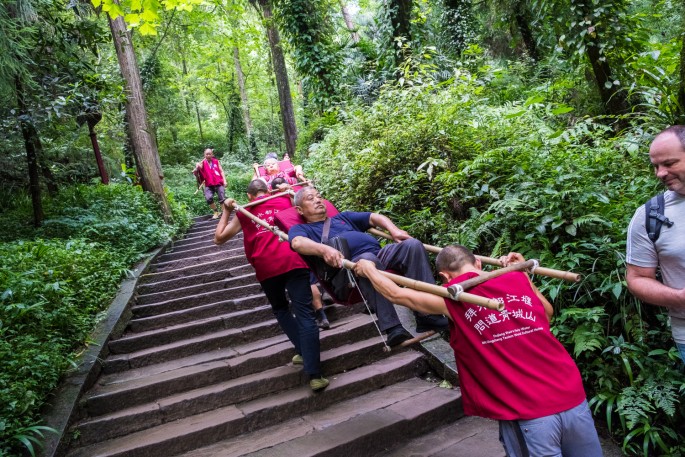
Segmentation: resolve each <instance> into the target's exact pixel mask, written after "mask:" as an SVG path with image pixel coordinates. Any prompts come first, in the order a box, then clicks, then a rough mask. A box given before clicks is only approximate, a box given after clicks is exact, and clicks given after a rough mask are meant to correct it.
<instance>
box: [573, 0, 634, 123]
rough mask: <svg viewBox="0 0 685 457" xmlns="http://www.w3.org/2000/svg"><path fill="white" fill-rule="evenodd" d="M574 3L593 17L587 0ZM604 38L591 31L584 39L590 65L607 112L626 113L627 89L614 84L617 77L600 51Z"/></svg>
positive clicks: (583, 12) (583, 13)
mask: <svg viewBox="0 0 685 457" xmlns="http://www.w3.org/2000/svg"><path fill="white" fill-rule="evenodd" d="M572 3H576V4H577V6H578V11H580V12H581V13H582V17H586V18H588V17H592V14H591V11H590V6H589V5H588V4H587V3H586V2H581V1H580V0H572ZM588 26H589V27H590V26H591V27H594V24H589V25H588ZM593 35H594V34H593ZM602 39H603V36H601V35H600V34H598V33H597V34H596V35H594V36H591V34H590V33H588V34H586V35H585V37H584V40H585V49H586V53H587V57H588V59H589V60H590V65H592V71H593V73H594V75H595V82H596V83H597V89H598V90H599V95H600V97H601V98H602V102H604V106H605V107H606V110H607V113H609V114H613V115H620V114H625V113H627V112H628V109H629V105H628V99H627V98H626V93H625V91H622V90H621V88H620V86H617V85H614V84H613V82H614V79H615V78H614V77H613V74H612V70H611V66H610V65H609V62H608V60H607V59H606V56H605V55H602V53H601V52H600V43H601V40H602ZM622 124H623V123H622Z"/></svg>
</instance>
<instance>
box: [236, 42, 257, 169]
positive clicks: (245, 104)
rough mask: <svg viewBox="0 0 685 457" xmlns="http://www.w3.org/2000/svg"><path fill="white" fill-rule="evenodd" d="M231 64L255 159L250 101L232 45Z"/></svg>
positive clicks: (246, 131)
mask: <svg viewBox="0 0 685 457" xmlns="http://www.w3.org/2000/svg"><path fill="white" fill-rule="evenodd" d="M233 64H234V65H235V74H236V78H237V79H238V88H239V89H240V100H241V105H242V113H243V123H244V124H245V135H246V136H247V144H248V147H249V149H250V155H252V156H253V158H255V159H256V155H257V143H256V141H255V138H254V129H253V127H252V117H251V116H250V102H249V99H248V97H247V89H246V88H245V74H244V73H243V66H242V65H241V64H240V50H239V49H238V46H234V47H233Z"/></svg>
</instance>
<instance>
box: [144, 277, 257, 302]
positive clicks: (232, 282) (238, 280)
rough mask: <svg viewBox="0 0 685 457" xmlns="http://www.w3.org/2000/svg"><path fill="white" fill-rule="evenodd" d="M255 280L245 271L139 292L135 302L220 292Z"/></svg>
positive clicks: (161, 300)
mask: <svg viewBox="0 0 685 457" xmlns="http://www.w3.org/2000/svg"><path fill="white" fill-rule="evenodd" d="M256 282H257V278H256V277H255V274H254V273H247V274H244V275H241V276H232V277H226V278H224V279H220V280H217V281H213V282H207V283H202V284H196V285H191V286H185V287H183V286H179V287H177V288H175V289H169V290H165V291H160V292H151V293H147V294H143V293H140V294H138V296H137V297H136V304H137V305H139V306H140V305H149V304H153V303H160V302H164V301H168V300H175V299H180V298H188V297H198V296H200V295H201V294H205V293H210V292H221V291H222V290H226V289H232V288H235V287H239V286H246V285H254V284H255V283H256Z"/></svg>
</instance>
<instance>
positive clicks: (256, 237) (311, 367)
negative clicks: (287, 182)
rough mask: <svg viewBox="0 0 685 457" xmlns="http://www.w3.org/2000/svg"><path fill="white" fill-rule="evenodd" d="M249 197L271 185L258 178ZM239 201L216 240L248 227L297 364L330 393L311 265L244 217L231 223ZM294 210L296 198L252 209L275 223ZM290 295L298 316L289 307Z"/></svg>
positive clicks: (251, 249) (250, 256) (252, 252)
mask: <svg viewBox="0 0 685 457" xmlns="http://www.w3.org/2000/svg"><path fill="white" fill-rule="evenodd" d="M247 196H248V198H249V199H250V201H255V200H259V199H260V198H264V197H267V196H269V190H268V188H267V186H266V183H265V182H264V181H262V180H261V179H257V180H253V181H252V182H251V183H250V184H249V186H248V187H247ZM234 202H235V200H233V199H226V200H225V201H224V212H223V214H222V216H221V220H220V221H219V225H218V226H217V228H216V234H215V236H214V242H215V243H216V244H222V243H225V242H226V241H228V240H230V239H231V238H232V237H233V236H235V235H236V234H237V233H238V232H240V230H241V229H242V231H243V236H244V238H243V243H244V245H245V255H246V256H247V260H248V261H249V262H250V264H251V265H252V266H253V267H254V269H255V273H256V275H257V280H258V281H259V283H260V284H261V285H262V289H263V290H264V294H265V295H266V298H267V299H268V300H269V303H271V308H272V309H273V312H274V314H275V315H276V320H277V321H278V323H279V325H280V326H281V329H283V332H284V333H285V334H286V335H287V336H288V339H290V341H291V342H292V343H293V345H294V346H295V351H296V352H297V354H296V355H295V357H293V363H295V364H299V363H302V362H303V361H304V372H305V373H306V374H307V375H309V378H310V381H309V385H310V387H311V388H312V390H314V391H317V390H321V389H325V388H326V387H327V386H328V380H327V379H325V378H323V377H322V376H321V362H320V352H319V351H320V342H319V328H318V326H317V325H316V321H315V319H314V311H313V310H312V293H311V289H310V285H309V270H308V268H307V264H305V263H304V261H303V260H302V258H301V257H300V256H299V255H297V254H296V253H294V252H293V251H291V250H290V248H289V246H288V244H287V243H281V242H280V241H279V239H278V237H277V236H276V235H275V234H273V233H272V232H270V231H269V230H267V229H266V228H264V227H262V226H261V225H258V224H256V223H255V222H253V221H252V220H251V219H249V218H248V217H247V216H245V215H243V214H242V213H237V214H236V217H234V218H233V219H232V220H231V221H230V222H229V220H228V218H229V215H230V213H231V211H232V209H233V203H234ZM288 208H291V203H290V197H288V196H284V197H280V198H274V199H271V200H267V201H265V202H263V203H261V204H259V205H255V206H252V207H250V208H249V209H248V210H249V211H250V212H251V213H253V214H255V215H256V216H257V217H259V218H260V219H264V220H266V221H267V222H268V223H269V224H273V222H274V215H275V214H276V213H277V212H279V211H282V210H284V209H288ZM286 291H288V297H290V300H291V302H292V308H293V312H294V313H295V316H296V317H293V314H292V313H291V312H290V310H289V309H288V308H289V306H288V298H287V297H286V295H285V292H286Z"/></svg>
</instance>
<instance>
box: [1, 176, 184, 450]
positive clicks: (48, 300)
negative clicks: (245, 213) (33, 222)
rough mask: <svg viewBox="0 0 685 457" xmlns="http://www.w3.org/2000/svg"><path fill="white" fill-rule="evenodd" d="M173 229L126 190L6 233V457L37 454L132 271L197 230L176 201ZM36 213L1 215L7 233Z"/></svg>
mask: <svg viewBox="0 0 685 457" xmlns="http://www.w3.org/2000/svg"><path fill="white" fill-rule="evenodd" d="M170 203H171V205H172V210H173V213H174V219H175V221H176V224H177V225H175V226H168V225H165V224H164V220H163V218H162V216H161V211H160V209H159V206H158V204H157V203H156V201H155V200H154V198H153V197H152V196H151V194H149V193H144V192H142V191H141V190H140V188H138V187H132V186H127V185H110V186H83V185H78V186H74V187H72V188H69V189H65V190H64V191H62V192H61V193H60V194H59V195H58V196H57V197H55V199H52V200H49V201H48V202H47V204H46V216H47V218H46V223H45V226H44V227H43V228H41V229H39V230H35V231H33V230H32V229H30V228H28V227H29V226H28V224H27V225H26V226H25V227H21V228H19V229H17V230H5V231H4V232H3V238H4V240H5V242H2V243H0V443H2V444H0V455H3V454H5V453H9V454H10V455H19V450H20V449H22V448H25V449H26V450H27V451H28V452H29V453H30V454H31V455H34V453H35V451H36V445H37V444H38V443H39V442H40V441H42V440H41V437H42V435H43V434H44V433H45V432H48V433H49V432H50V430H48V429H47V428H46V427H44V426H41V425H39V420H40V416H39V412H40V409H41V407H42V406H44V404H45V402H46V400H47V398H48V395H49V394H50V392H51V391H52V390H53V389H54V388H55V387H56V386H57V385H58V382H59V380H60V378H61V377H62V376H63V375H64V374H65V373H66V372H67V371H68V370H69V369H72V368H74V367H76V363H77V359H78V354H79V353H80V352H81V351H82V350H83V349H84V347H85V346H86V345H87V344H88V335H89V334H90V332H91V331H92V330H93V327H94V325H95V323H96V322H97V321H98V320H99V319H101V318H102V313H103V311H105V310H106V308H107V307H108V306H109V304H110V302H111V300H112V298H113V297H114V295H115V293H116V290H117V288H118V286H119V283H120V281H121V280H122V279H123V278H124V277H126V276H127V275H128V274H130V271H129V268H130V267H131V265H132V263H133V262H134V261H136V260H138V259H139V258H140V257H141V256H142V255H143V254H145V253H146V252H148V251H149V250H150V249H152V248H154V247H156V246H159V245H160V244H162V243H163V242H165V241H166V240H167V239H169V238H170V237H171V236H172V235H173V234H174V233H175V232H176V231H178V230H180V229H183V228H185V227H187V226H188V225H189V218H188V217H187V213H186V211H185V209H184V208H183V207H182V205H180V204H179V203H178V202H176V201H175V200H174V199H173V198H171V199H170ZM22 215H25V216H26V217H29V218H30V212H29V210H26V209H23V208H21V207H17V208H15V209H13V210H10V211H7V212H5V213H3V214H2V215H1V216H0V220H2V223H3V226H5V227H8V226H9V227H11V225H9V224H7V225H6V223H7V222H9V221H11V220H14V219H16V218H18V217H22Z"/></svg>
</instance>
